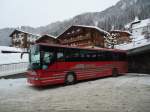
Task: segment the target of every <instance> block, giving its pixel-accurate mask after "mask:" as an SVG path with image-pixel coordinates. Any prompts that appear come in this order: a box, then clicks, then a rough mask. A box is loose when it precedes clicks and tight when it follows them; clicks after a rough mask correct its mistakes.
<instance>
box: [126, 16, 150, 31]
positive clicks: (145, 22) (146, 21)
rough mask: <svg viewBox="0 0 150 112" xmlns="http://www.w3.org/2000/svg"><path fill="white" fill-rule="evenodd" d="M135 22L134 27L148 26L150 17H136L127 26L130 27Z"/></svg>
mask: <svg viewBox="0 0 150 112" xmlns="http://www.w3.org/2000/svg"><path fill="white" fill-rule="evenodd" d="M133 24H134V26H132V28H133V29H135V28H140V27H144V26H147V25H148V24H150V18H148V19H144V20H139V19H137V18H135V20H134V21H132V22H130V23H128V24H126V25H125V28H130V27H131V25H133Z"/></svg>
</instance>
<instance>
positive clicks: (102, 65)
mask: <svg viewBox="0 0 150 112" xmlns="http://www.w3.org/2000/svg"><path fill="white" fill-rule="evenodd" d="M29 62H30V65H29V68H28V71H27V78H28V82H29V83H30V84H32V85H35V86H41V85H50V84H58V83H66V84H73V83H75V82H76V81H78V80H85V79H93V78H99V77H105V76H117V75H118V74H125V73H126V72H127V70H128V67H127V54H126V52H125V51H122V50H116V49H104V48H98V49H94V48H75V47H68V46H62V45H49V44H43V43H39V44H36V45H33V46H32V47H31V48H30V53H29Z"/></svg>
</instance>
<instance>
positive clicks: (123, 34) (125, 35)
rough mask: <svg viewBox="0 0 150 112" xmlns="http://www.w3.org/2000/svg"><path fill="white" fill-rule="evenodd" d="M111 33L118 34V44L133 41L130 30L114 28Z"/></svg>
mask: <svg viewBox="0 0 150 112" xmlns="http://www.w3.org/2000/svg"><path fill="white" fill-rule="evenodd" d="M110 34H111V35H112V34H115V35H116V39H117V44H123V43H130V42H131V41H132V39H131V35H132V34H131V33H130V32H128V31H121V30H112V31H110Z"/></svg>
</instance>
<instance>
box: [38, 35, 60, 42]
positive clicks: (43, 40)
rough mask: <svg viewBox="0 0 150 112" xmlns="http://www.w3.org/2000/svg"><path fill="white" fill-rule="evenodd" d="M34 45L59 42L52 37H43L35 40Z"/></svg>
mask: <svg viewBox="0 0 150 112" xmlns="http://www.w3.org/2000/svg"><path fill="white" fill-rule="evenodd" d="M36 43H48V44H59V40H58V39H56V37H54V36H52V35H43V36H41V37H40V38H39V39H37V40H36Z"/></svg>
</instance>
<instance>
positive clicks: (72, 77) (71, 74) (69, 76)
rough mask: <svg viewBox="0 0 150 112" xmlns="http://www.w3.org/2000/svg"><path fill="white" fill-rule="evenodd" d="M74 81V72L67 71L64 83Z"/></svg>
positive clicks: (68, 83) (72, 82)
mask: <svg viewBox="0 0 150 112" xmlns="http://www.w3.org/2000/svg"><path fill="white" fill-rule="evenodd" d="M75 81H76V77H75V74H74V73H73V72H72V73H71V72H70V73H68V74H67V75H66V78H65V83H66V84H67V85H70V84H74V83H75Z"/></svg>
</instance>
